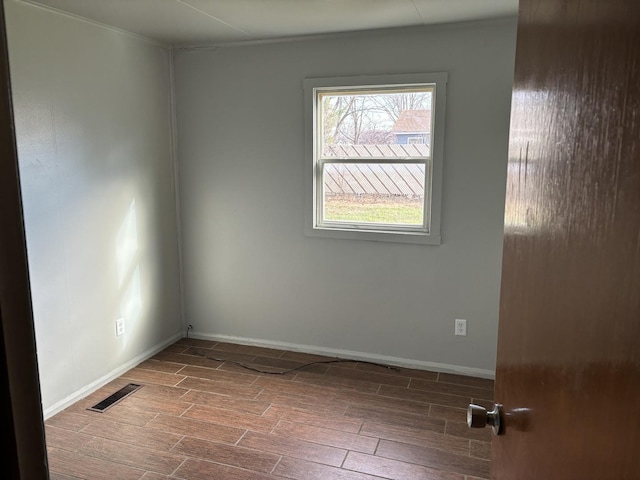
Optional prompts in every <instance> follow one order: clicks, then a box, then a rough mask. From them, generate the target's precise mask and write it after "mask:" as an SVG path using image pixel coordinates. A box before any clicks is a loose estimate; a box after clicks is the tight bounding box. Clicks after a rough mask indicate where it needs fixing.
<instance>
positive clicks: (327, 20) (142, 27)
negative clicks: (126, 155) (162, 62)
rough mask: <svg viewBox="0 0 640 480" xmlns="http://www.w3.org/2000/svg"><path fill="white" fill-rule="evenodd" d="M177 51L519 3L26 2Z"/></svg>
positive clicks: (455, 18) (411, 22) (490, 12)
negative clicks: (62, 12)
mask: <svg viewBox="0 0 640 480" xmlns="http://www.w3.org/2000/svg"><path fill="white" fill-rule="evenodd" d="M27 1H28V2H29V3H37V4H41V5H44V6H47V7H51V8H54V9H57V10H62V11H64V12H68V13H71V14H73V15H77V16H80V17H84V18H87V19H90V20H93V21H96V22H99V23H102V24H106V25H110V26H113V27H116V28H119V29H121V30H125V31H127V32H131V33H135V34H137V35H142V36H144V37H147V38H150V39H152V40H155V41H157V42H161V43H164V44H171V45H214V44H220V43H228V42H239V41H247V40H264V39H273V38H283V37H292V36H301V35H314V34H326V33H337V32H347V31H357V30H371V29H379V28H392V27H405V26H417V25H429V24H437V23H448V22H460V21H469V20H481V19H488V18H495V17H502V16H509V15H515V14H516V13H517V9H518V0H27Z"/></svg>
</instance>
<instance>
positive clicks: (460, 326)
mask: <svg viewBox="0 0 640 480" xmlns="http://www.w3.org/2000/svg"><path fill="white" fill-rule="evenodd" d="M455 334H456V335H461V336H463V337H466V336H467V321H466V320H464V319H462V318H456V329H455Z"/></svg>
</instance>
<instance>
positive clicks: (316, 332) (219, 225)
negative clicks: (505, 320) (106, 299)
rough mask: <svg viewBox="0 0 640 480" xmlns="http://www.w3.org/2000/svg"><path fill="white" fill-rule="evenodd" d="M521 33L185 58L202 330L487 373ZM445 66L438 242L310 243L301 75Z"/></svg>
mask: <svg viewBox="0 0 640 480" xmlns="http://www.w3.org/2000/svg"><path fill="white" fill-rule="evenodd" d="M515 27H516V21H515V19H511V20H502V21H493V22H486V23H477V24H468V25H457V26H445V27H436V28H423V29H412V30H405V31H393V32H391V31H389V32H383V33H380V32H379V33H366V34H354V35H351V36H346V37H336V38H324V39H314V40H305V41H298V42H285V43H272V44H257V45H248V46H247V45H245V46H242V47H225V48H218V49H209V50H183V51H178V52H177V54H176V95H177V105H178V138H179V140H178V148H179V163H180V192H181V193H180V201H181V205H182V212H181V216H182V231H183V239H184V269H185V273H184V274H185V284H184V287H185V305H186V320H187V322H189V323H191V324H193V327H194V335H199V336H201V337H202V338H227V337H226V336H230V337H233V338H234V339H236V340H238V339H239V340H241V341H244V342H248V343H249V342H253V343H258V344H274V345H282V346H288V347H292V346H293V347H300V348H302V349H309V347H313V349H314V350H316V351H328V352H334V353H335V351H348V352H350V353H351V354H353V353H355V352H359V353H358V355H361V356H364V357H370V358H380V357H384V358H389V357H392V358H395V359H404V360H405V361H406V362H405V363H410V364H414V365H421V366H431V367H442V368H445V369H448V368H451V367H452V366H453V367H456V368H459V369H460V370H462V371H467V372H473V373H479V374H487V375H490V374H491V373H492V372H493V370H494V366H495V352H496V335H497V321H498V297H499V279H500V267H501V252H502V232H503V230H502V225H503V209H504V190H505V175H506V162H507V141H508V128H509V110H510V99H511V86H512V76H513V62H514V61H513V58H514V49H515V31H516V29H515ZM438 71H445V72H448V73H449V84H448V92H447V93H448V98H447V116H446V134H445V135H446V139H445V157H444V163H445V165H444V184H443V209H442V238H443V243H442V245H439V246H422V245H404V244H393V243H379V242H378V243H376V242H364V241H354V240H334V239H321V238H309V237H305V236H304V235H303V229H304V227H303V218H304V212H303V206H304V200H305V199H304V159H305V155H304V144H303V139H304V130H303V92H302V80H303V79H304V78H305V77H307V76H339V75H360V74H388V73H413V72H438ZM455 318H465V319H467V320H468V336H467V337H455V336H454V335H453V329H454V319H455ZM348 352H347V353H348ZM343 353H344V352H343Z"/></svg>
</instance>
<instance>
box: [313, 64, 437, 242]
mask: <svg viewBox="0 0 640 480" xmlns="http://www.w3.org/2000/svg"><path fill="white" fill-rule="evenodd" d="M446 80H447V75H446V74H445V73H434V74H411V75H382V76H371V77H368V76H367V77H341V78H313V79H306V80H305V81H304V87H305V88H304V90H305V102H306V107H305V111H306V120H307V123H306V149H307V159H306V161H307V168H306V175H307V179H306V181H307V188H306V195H307V198H306V218H305V221H306V225H305V233H306V234H307V235H312V236H322V237H337V238H352V239H363V240H380V241H399V242H410V243H426V244H439V243H440V197H441V183H442V148H443V145H442V143H443V139H444V113H445V99H446V93H445V88H446Z"/></svg>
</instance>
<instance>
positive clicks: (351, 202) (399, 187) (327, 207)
mask: <svg viewBox="0 0 640 480" xmlns="http://www.w3.org/2000/svg"><path fill="white" fill-rule="evenodd" d="M424 181H425V165H424V164H416V163H385V164H379V163H357V164H354V163H327V164H325V165H324V168H323V183H324V189H323V197H324V198H323V206H324V221H326V222H347V223H365V224H366V223H369V224H384V225H411V226H422V225H423V219H424Z"/></svg>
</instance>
